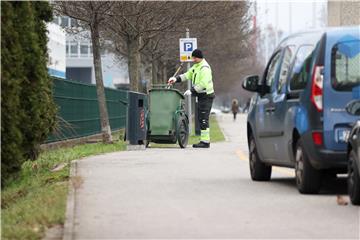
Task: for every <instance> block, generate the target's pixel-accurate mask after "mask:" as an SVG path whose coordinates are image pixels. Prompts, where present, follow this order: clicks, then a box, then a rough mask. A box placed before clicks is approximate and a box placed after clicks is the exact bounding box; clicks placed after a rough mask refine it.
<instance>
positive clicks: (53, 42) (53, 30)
mask: <svg viewBox="0 0 360 240" xmlns="http://www.w3.org/2000/svg"><path fill="white" fill-rule="evenodd" d="M47 29H48V38H49V41H48V44H47V46H48V53H49V62H48V70H49V73H50V75H52V76H55V77H60V78H65V72H66V54H65V51H66V48H65V47H66V40H65V32H64V30H62V28H61V27H60V26H59V25H57V24H54V23H48V24H47Z"/></svg>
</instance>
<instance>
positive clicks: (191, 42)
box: [179, 38, 197, 62]
mask: <svg viewBox="0 0 360 240" xmlns="http://www.w3.org/2000/svg"><path fill="white" fill-rule="evenodd" d="M179 43H180V62H192V59H191V53H192V52H193V51H194V50H195V49H196V48H197V40H196V38H180V39H179Z"/></svg>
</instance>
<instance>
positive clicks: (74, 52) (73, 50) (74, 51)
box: [70, 42, 79, 57]
mask: <svg viewBox="0 0 360 240" xmlns="http://www.w3.org/2000/svg"><path fill="white" fill-rule="evenodd" d="M78 55H79V54H78V42H70V57H77V56H78Z"/></svg>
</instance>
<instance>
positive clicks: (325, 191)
mask: <svg viewBox="0 0 360 240" xmlns="http://www.w3.org/2000/svg"><path fill="white" fill-rule="evenodd" d="M270 182H272V183H274V184H279V185H283V186H287V187H293V188H294V189H296V182H295V178H272V179H271V181H270ZM319 195H347V178H346V177H341V178H339V177H337V178H335V177H333V178H329V177H326V178H324V180H323V184H322V187H321V190H320V193H319Z"/></svg>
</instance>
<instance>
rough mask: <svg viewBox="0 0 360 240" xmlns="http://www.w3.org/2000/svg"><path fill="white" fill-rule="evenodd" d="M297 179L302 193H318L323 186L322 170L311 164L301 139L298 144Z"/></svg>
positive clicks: (296, 158) (296, 153) (296, 157)
mask: <svg viewBox="0 0 360 240" xmlns="http://www.w3.org/2000/svg"><path fill="white" fill-rule="evenodd" d="M295 179H296V186H297V189H298V190H299V192H300V193H304V194H317V193H319V191H320V188H321V179H322V174H321V171H319V170H316V169H315V168H313V166H311V163H310V160H309V157H308V155H307V154H306V152H305V150H304V146H303V143H302V141H301V139H300V140H299V141H298V142H297V144H296V152H295Z"/></svg>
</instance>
